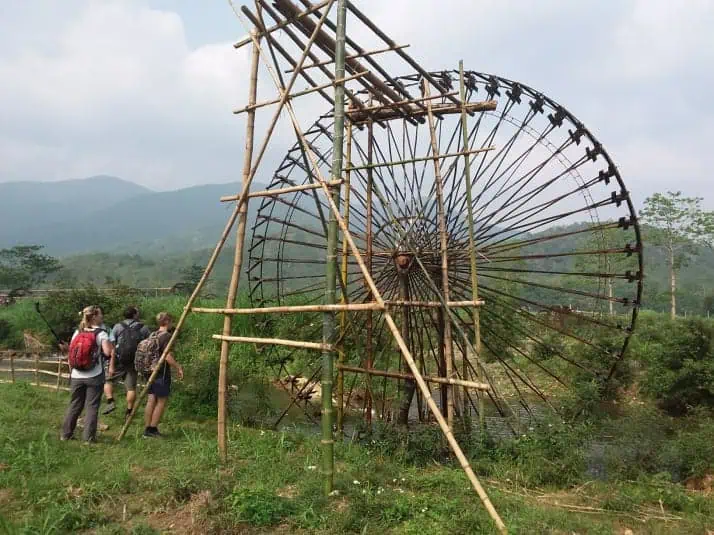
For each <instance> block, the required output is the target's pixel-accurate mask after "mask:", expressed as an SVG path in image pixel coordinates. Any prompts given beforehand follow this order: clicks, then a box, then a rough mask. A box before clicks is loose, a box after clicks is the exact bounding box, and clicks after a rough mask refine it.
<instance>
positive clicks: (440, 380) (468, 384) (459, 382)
mask: <svg viewBox="0 0 714 535" xmlns="http://www.w3.org/2000/svg"><path fill="white" fill-rule="evenodd" d="M337 367H338V368H339V369H341V370H343V371H346V372H353V373H364V374H366V375H376V376H379V377H391V378H393V379H404V380H407V381H414V376H413V375H411V374H408V373H400V372H391V371H385V370H375V369H374V368H372V369H371V370H368V369H367V368H359V367H357V366H347V365H339V364H338V366H337ZM422 378H423V379H424V381H426V382H427V383H436V384H442V385H456V386H463V387H464V388H466V389H468V388H472V389H474V390H481V391H484V392H485V391H488V390H490V389H491V387H490V386H489V384H488V383H479V382H477V381H464V380H463V379H447V378H446V377H436V376H430V375H422Z"/></svg>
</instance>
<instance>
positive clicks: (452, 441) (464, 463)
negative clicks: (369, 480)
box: [271, 72, 507, 533]
mask: <svg viewBox="0 0 714 535" xmlns="http://www.w3.org/2000/svg"><path fill="white" fill-rule="evenodd" d="M271 74H272V72H271ZM273 81H274V82H275V84H276V85H278V81H277V79H276V78H275V76H274V75H273ZM286 109H287V111H288V114H289V115H290V118H291V120H292V122H293V126H294V128H295V130H296V133H297V134H298V136H299V138H300V142H301V143H302V146H303V147H304V149H305V153H306V154H307V155H308V156H309V158H310V163H311V164H312V166H313V170H314V178H315V180H317V181H318V182H319V183H320V184H321V185H322V189H323V191H324V192H325V196H326V197H327V201H328V204H329V207H330V210H331V212H332V214H333V215H334V216H335V218H336V219H337V222H338V224H339V226H340V228H341V229H342V232H343V233H344V234H345V235H346V236H347V242H348V245H349V247H350V250H351V251H352V254H353V255H354V257H355V259H356V261H357V263H358V265H359V267H360V270H361V271H362V273H363V275H364V278H365V280H366V282H367V284H368V286H369V288H370V290H371V291H372V293H373V295H374V299H375V301H376V302H377V303H379V304H381V305H382V306H384V299H383V298H382V295H381V293H380V292H379V290H378V289H377V286H376V285H375V283H374V281H373V280H372V276H371V274H370V272H369V270H368V269H367V266H366V265H365V264H364V260H363V259H362V255H361V254H360V251H359V249H358V247H357V245H356V244H355V243H354V240H353V239H352V236H351V234H350V232H349V228H348V227H347V226H346V225H345V222H344V220H343V219H342V217H341V214H340V211H339V207H338V206H337V205H336V204H335V202H334V199H332V197H331V196H330V189H329V187H328V186H327V183H326V181H325V179H324V178H323V177H322V174H321V173H320V167H319V164H318V162H317V159H316V157H315V155H314V153H313V152H312V149H311V148H310V145H309V144H308V143H307V140H306V139H305V135H304V134H303V132H302V129H301V128H300V125H299V122H298V120H297V117H296V116H295V112H294V110H293V108H292V104H291V103H287V105H286ZM417 261H418V262H419V265H420V266H421V268H422V269H423V270H424V271H425V272H426V268H424V266H423V264H421V262H420V261H419V259H418V258H417ZM439 297H440V298H442V299H443V296H441V295H440V294H439ZM443 305H444V310H446V312H448V313H449V314H450V316H451V314H452V313H451V311H450V310H449V308H448V307H447V306H446V302H444V303H443ZM451 318H452V320H453V321H455V320H456V318H454V317H453V316H451ZM384 320H385V323H386V325H387V327H388V328H389V330H390V332H391V333H392V336H393V337H394V339H395V341H396V342H397V345H398V346H399V348H400V350H401V352H402V355H403V356H404V359H405V360H406V362H407V365H408V366H409V368H410V370H411V372H412V375H413V376H414V379H415V381H416V382H417V385H418V387H419V389H420V390H421V392H422V394H423V396H424V399H425V400H426V402H427V405H428V407H429V409H430V410H431V412H432V414H433V415H434V418H435V419H436V421H437V423H438V424H439V427H440V428H441V431H442V432H443V433H444V436H445V437H446V440H447V442H448V443H449V446H450V447H451V449H452V451H453V452H454V454H455V455H456V458H457V459H458V460H459V464H460V465H461V467H462V469H463V470H464V472H465V473H466V476H467V477H468V479H469V481H470V483H471V485H472V486H473V488H474V490H475V491H476V493H477V494H478V496H479V498H480V499H481V502H482V503H483V505H484V507H485V508H486V510H487V511H488V514H489V516H491V518H492V519H493V521H494V523H495V524H496V526H497V528H498V530H499V531H500V532H501V533H507V530H506V526H505V524H504V523H503V521H502V520H501V517H500V516H499V515H498V512H497V511H496V509H495V508H494V506H493V504H492V503H491V500H490V499H489V497H488V495H487V494H486V491H485V490H484V489H483V487H482V485H481V483H480V481H479V480H478V478H477V477H476V474H474V472H473V469H472V468H471V465H470V464H469V462H468V460H467V459H466V456H465V455H464V453H463V451H462V450H461V447H460V446H459V444H458V442H457V441H456V438H455V437H454V434H453V432H452V430H451V429H450V428H449V426H448V424H447V422H446V420H445V419H444V417H443V415H442V414H441V411H440V410H439V407H438V406H437V405H436V403H435V402H434V399H433V397H432V396H431V392H430V391H429V387H428V386H427V384H426V382H425V381H424V379H423V378H422V376H421V373H420V372H419V368H418V367H417V365H416V363H415V361H414V359H413V357H412V355H411V352H410V351H409V348H408V347H407V345H406V343H405V342H404V340H403V339H402V336H401V333H400V332H399V329H398V327H397V325H396V323H395V322H394V319H393V318H392V316H391V314H390V313H389V311H386V310H385V312H384ZM460 333H462V334H463V331H460ZM463 336H464V339H465V341H466V343H467V344H470V342H469V341H468V338H467V337H466V336H465V334H464V335H463ZM323 395H324V391H323Z"/></svg>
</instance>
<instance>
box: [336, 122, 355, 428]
mask: <svg viewBox="0 0 714 535" xmlns="http://www.w3.org/2000/svg"><path fill="white" fill-rule="evenodd" d="M345 157H346V160H347V166H348V167H349V166H350V165H351V163H352V123H350V124H349V125H348V127H347V153H346V154H345ZM350 178H351V173H350V172H349V171H347V172H346V173H345V221H346V222H347V226H349V224H350ZM347 258H348V254H347V239H346V238H345V237H344V236H343V238H342V266H341V268H340V277H341V279H342V289H343V291H342V296H341V298H340V304H342V305H345V304H347V291H346V288H347ZM346 325H347V311H346V310H342V312H341V313H340V344H339V348H338V360H339V363H340V364H344V362H345V348H344V342H343V340H344V337H345V328H346ZM344 415H345V374H344V372H343V371H342V370H341V369H339V367H338V370H337V432H338V433H339V434H340V435H342V432H343V431H344V425H343V424H344Z"/></svg>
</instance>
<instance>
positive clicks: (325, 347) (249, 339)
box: [211, 334, 334, 351]
mask: <svg viewBox="0 0 714 535" xmlns="http://www.w3.org/2000/svg"><path fill="white" fill-rule="evenodd" d="M211 338H213V339H214V340H221V341H223V342H235V343H245V344H260V345H270V344H274V345H278V346H287V347H298V348H301V349H316V350H318V351H333V350H334V346H332V345H331V344H324V343H323V344H320V343H316V342H303V341H300V340H287V339H284V338H256V337H253V336H229V335H223V334H214V335H213V336H212V337H211Z"/></svg>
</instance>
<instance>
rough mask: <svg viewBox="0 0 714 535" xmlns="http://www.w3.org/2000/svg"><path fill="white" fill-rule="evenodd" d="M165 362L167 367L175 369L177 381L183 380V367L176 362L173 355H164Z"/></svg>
mask: <svg viewBox="0 0 714 535" xmlns="http://www.w3.org/2000/svg"><path fill="white" fill-rule="evenodd" d="M166 362H168V364H169V366H171V367H172V368H175V369H176V372H177V373H178V377H179V379H183V367H182V366H181V365H180V364H179V363H178V362H176V359H175V358H174V354H173V353H169V354H168V355H166Z"/></svg>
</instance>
